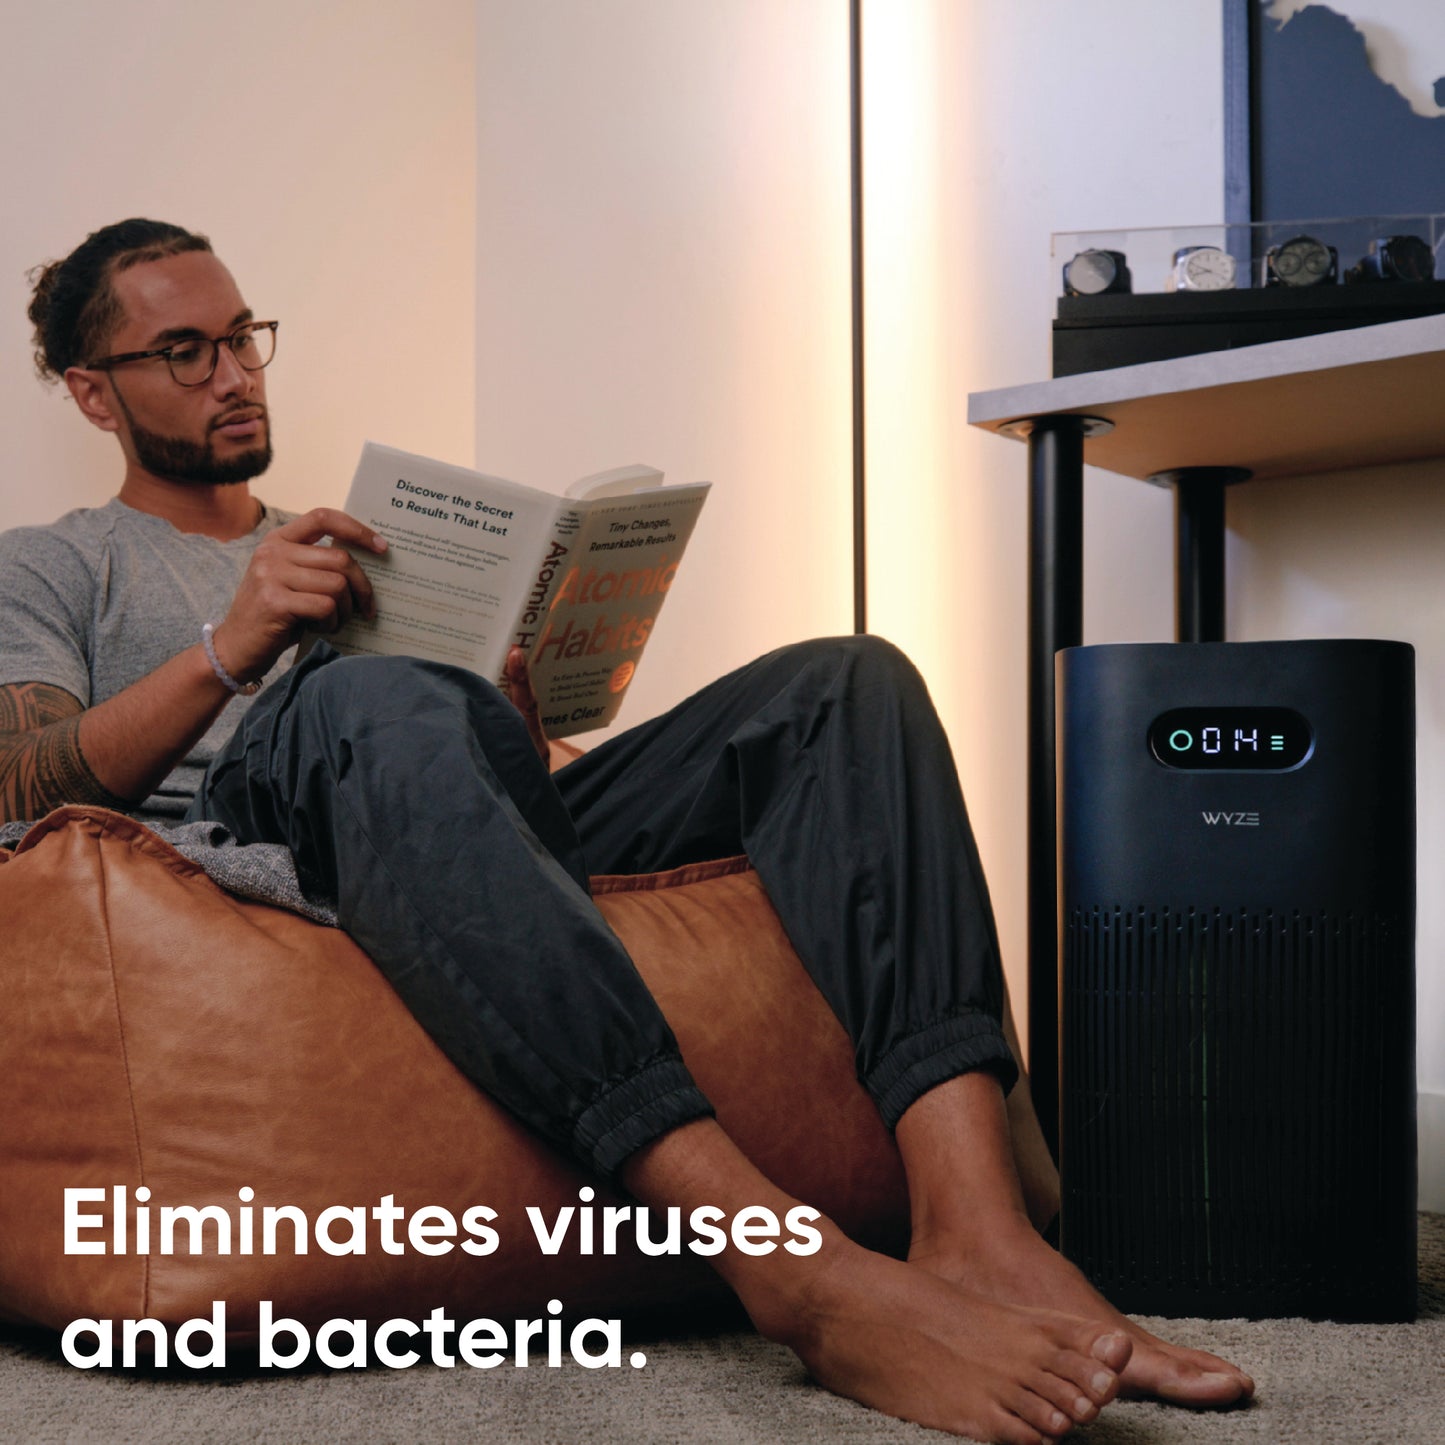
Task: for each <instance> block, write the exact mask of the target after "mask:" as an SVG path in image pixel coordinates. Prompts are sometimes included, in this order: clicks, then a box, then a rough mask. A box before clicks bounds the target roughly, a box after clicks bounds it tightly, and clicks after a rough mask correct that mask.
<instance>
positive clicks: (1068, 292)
mask: <svg viewBox="0 0 1445 1445" xmlns="http://www.w3.org/2000/svg"><path fill="white" fill-rule="evenodd" d="M1133 289H1134V286H1133V280H1132V278H1131V277H1130V275H1129V266H1128V263H1127V262H1126V261H1125V259H1124V253H1123V252H1122V251H1100V250H1096V249H1094V248H1092V247H1091V248H1090V249H1089V250H1087V251H1080V252H1079V254H1078V255H1077V256H1074V257H1072V258H1071V259H1070V260H1068V261H1066V262H1064V295H1065V296H1103V295H1105V294H1106V293H1108V292H1111V291H1132V290H1133Z"/></svg>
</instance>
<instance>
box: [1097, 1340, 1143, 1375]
mask: <svg viewBox="0 0 1445 1445" xmlns="http://www.w3.org/2000/svg"><path fill="white" fill-rule="evenodd" d="M1133 1352H1134V1342H1133V1340H1131V1339H1130V1338H1129V1336H1128V1335H1126V1334H1125V1333H1124V1332H1123V1330H1110V1331H1109V1333H1108V1334H1106V1335H1100V1336H1099V1337H1098V1339H1096V1340H1095V1341H1094V1343H1093V1344H1092V1345H1091V1346H1090V1348H1089V1353H1090V1354H1091V1355H1092V1356H1093V1357H1094V1358H1095V1359H1096V1360H1098V1361H1099V1363H1100V1364H1102V1365H1107V1366H1108V1367H1109V1368H1110V1369H1111V1370H1114V1371H1116V1372H1117V1371H1119V1370H1122V1369H1123V1368H1124V1366H1125V1365H1127V1364H1128V1363H1129V1356H1130V1355H1131V1354H1133Z"/></svg>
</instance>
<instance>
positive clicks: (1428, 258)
mask: <svg viewBox="0 0 1445 1445" xmlns="http://www.w3.org/2000/svg"><path fill="white" fill-rule="evenodd" d="M1434 279H1435V253H1434V252H1433V251H1432V250H1431V249H1430V247H1429V245H1428V244H1427V243H1426V242H1424V241H1422V240H1421V239H1420V237H1419V236H1381V237H1380V239H1379V240H1377V241H1371V242H1370V250H1369V254H1368V255H1365V256H1361V257H1360V259H1359V260H1358V261H1357V262H1356V263H1355V264H1354V265H1353V266H1351V267H1350V269H1349V270H1348V271H1346V272H1345V280H1346V281H1350V282H1356V281H1433V280H1434Z"/></svg>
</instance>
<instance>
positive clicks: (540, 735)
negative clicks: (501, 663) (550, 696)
mask: <svg viewBox="0 0 1445 1445" xmlns="http://www.w3.org/2000/svg"><path fill="white" fill-rule="evenodd" d="M507 696H508V697H509V698H511V700H512V706H513V707H514V708H516V709H517V711H518V712H519V713H521V714H522V721H523V722H525V723H526V724H527V731H528V732H529V733H530V734H531V736H532V746H533V747H534V748H536V749H537V755H538V757H540V758H541V759H542V761H543V762H544V763H547V764H550V763H551V759H552V752H551V748H550V747H549V746H548V743H547V733H546V730H545V729H544V728H543V727H542V710H541V709H540V708H539V707H538V706H537V694H536V693H535V692H533V691H532V673H531V670H530V669H529V668H528V666H527V654H526V652H525V651H524V650H523V649H522V648H520V647H514V648H512V649H510V651H508V653H507Z"/></svg>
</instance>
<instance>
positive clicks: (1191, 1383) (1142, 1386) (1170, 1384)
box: [1124, 1350, 1254, 1406]
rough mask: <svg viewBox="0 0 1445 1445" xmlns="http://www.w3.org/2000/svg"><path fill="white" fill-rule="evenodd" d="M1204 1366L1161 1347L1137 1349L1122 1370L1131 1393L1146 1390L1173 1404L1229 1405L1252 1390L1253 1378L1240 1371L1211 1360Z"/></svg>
mask: <svg viewBox="0 0 1445 1445" xmlns="http://www.w3.org/2000/svg"><path fill="white" fill-rule="evenodd" d="M1212 1363H1213V1365H1214V1366H1215V1368H1206V1367H1204V1366H1203V1365H1200V1364H1198V1363H1196V1362H1195V1361H1194V1360H1189V1359H1181V1358H1178V1357H1176V1356H1171V1355H1169V1354H1168V1353H1166V1352H1163V1351H1155V1350H1140V1351H1139V1352H1138V1353H1137V1354H1136V1355H1135V1356H1134V1359H1133V1361H1132V1362H1131V1364H1130V1366H1129V1369H1128V1371H1127V1372H1126V1374H1125V1378H1124V1383H1125V1387H1126V1388H1127V1390H1128V1391H1129V1393H1130V1394H1134V1393H1139V1392H1142V1393H1146V1394H1149V1395H1153V1396H1156V1397H1157V1398H1158V1399H1161V1400H1168V1401H1170V1402H1172V1403H1173V1404H1176V1405H1195V1406H1209V1405H1232V1404H1234V1403H1235V1402H1236V1401H1238V1400H1247V1399H1249V1398H1250V1396H1251V1395H1253V1394H1254V1381H1253V1380H1251V1379H1250V1378H1249V1376H1248V1375H1246V1374H1244V1373H1243V1372H1242V1371H1239V1370H1236V1369H1233V1368H1232V1367H1230V1366H1228V1365H1225V1364H1224V1362H1223V1361H1214V1362H1212Z"/></svg>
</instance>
